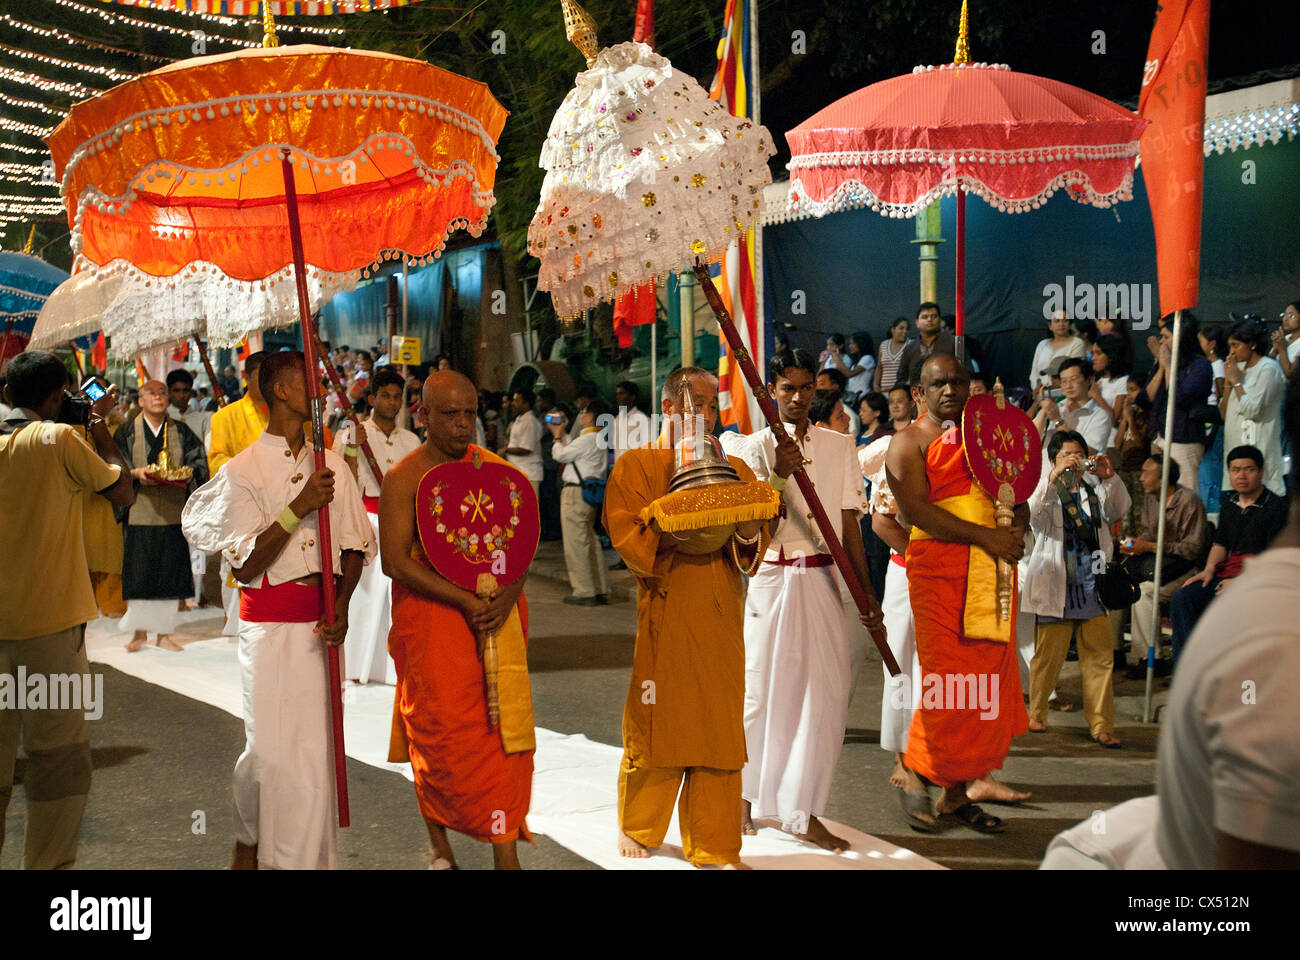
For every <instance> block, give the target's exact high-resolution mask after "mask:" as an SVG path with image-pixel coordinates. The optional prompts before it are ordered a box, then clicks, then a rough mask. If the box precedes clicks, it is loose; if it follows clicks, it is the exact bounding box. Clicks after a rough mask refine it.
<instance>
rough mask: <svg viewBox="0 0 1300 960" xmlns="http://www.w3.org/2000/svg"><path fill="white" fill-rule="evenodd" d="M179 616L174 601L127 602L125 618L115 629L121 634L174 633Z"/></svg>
mask: <svg viewBox="0 0 1300 960" xmlns="http://www.w3.org/2000/svg"><path fill="white" fill-rule="evenodd" d="M180 616H181V615H180V610H179V609H178V608H177V606H176V601H175V600H128V601H127V602H126V616H124V617H123V618H122V619H121V620H120V621H118V624H117V629H118V630H120V631H121V632H122V633H135V631H137V630H144V631H145V632H146V633H175V632H176V624H177V622H178V621H179V620H180Z"/></svg>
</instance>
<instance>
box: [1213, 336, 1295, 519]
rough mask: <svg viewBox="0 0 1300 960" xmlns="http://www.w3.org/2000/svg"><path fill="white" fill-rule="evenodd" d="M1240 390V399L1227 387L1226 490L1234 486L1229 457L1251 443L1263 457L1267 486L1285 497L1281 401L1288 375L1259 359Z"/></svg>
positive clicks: (1245, 375)
mask: <svg viewBox="0 0 1300 960" xmlns="http://www.w3.org/2000/svg"><path fill="white" fill-rule="evenodd" d="M1238 366H1239V367H1240V366H1241V364H1238ZM1241 388H1242V391H1243V394H1244V395H1243V396H1238V395H1237V390H1236V388H1234V387H1229V386H1227V385H1226V384H1225V385H1224V389H1225V390H1227V391H1228V406H1227V407H1226V408H1225V410H1224V417H1223V458H1224V464H1223V465H1224V469H1223V489H1224V490H1228V489H1230V488H1231V486H1232V484H1231V482H1230V481H1229V479H1228V469H1227V466H1228V462H1227V460H1228V454H1229V453H1231V452H1232V449H1233V448H1234V447H1236V446H1238V445H1240V444H1243V443H1249V444H1251V445H1252V446H1255V447H1258V448H1259V452H1260V453H1262V454H1263V455H1264V486H1266V487H1268V488H1269V489H1270V490H1272V491H1273V492H1274V493H1276V494H1277V495H1278V496H1279V497H1285V496H1286V482H1285V479H1284V477H1283V472H1282V402H1283V400H1284V399H1285V398H1286V375H1285V374H1283V373H1282V367H1281V365H1280V364H1279V363H1278V362H1277V361H1276V360H1274V359H1273V358H1272V357H1260V359H1259V361H1258V362H1257V363H1256V364H1255V365H1254V366H1253V367H1249V368H1243V369H1242V371H1241Z"/></svg>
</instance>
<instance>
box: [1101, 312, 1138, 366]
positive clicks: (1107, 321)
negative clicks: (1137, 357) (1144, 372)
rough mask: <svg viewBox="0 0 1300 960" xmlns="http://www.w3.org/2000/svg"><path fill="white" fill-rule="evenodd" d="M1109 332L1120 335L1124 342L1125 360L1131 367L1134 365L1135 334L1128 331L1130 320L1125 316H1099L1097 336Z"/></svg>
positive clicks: (1102, 335)
mask: <svg viewBox="0 0 1300 960" xmlns="http://www.w3.org/2000/svg"><path fill="white" fill-rule="evenodd" d="M1107 334H1114V335H1115V336H1117V337H1119V338H1120V340H1121V341H1122V342H1123V344H1124V362H1125V363H1126V364H1127V365H1128V367H1129V369H1132V367H1133V336H1132V334H1130V333H1129V332H1128V321H1127V320H1125V319H1124V318H1123V317H1098V318H1097V336H1098V337H1099V338H1100V337H1104V336H1106V335H1107Z"/></svg>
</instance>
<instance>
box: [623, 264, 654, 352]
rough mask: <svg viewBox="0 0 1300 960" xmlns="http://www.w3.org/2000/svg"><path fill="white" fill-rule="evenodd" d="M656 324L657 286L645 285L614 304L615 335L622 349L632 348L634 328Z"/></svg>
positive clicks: (652, 283)
mask: <svg viewBox="0 0 1300 960" xmlns="http://www.w3.org/2000/svg"><path fill="white" fill-rule="evenodd" d="M654 322H655V285H654V282H653V281H651V282H649V283H643V284H641V286H639V287H636V288H634V289H633V291H632V292H631V293H625V294H623V296H621V297H619V298H618V300H617V302H615V304H614V333H616V334H617V335H618V345H619V346H620V347H624V348H627V347H630V346H632V328H633V327H639V326H641V325H642V324H646V323H654Z"/></svg>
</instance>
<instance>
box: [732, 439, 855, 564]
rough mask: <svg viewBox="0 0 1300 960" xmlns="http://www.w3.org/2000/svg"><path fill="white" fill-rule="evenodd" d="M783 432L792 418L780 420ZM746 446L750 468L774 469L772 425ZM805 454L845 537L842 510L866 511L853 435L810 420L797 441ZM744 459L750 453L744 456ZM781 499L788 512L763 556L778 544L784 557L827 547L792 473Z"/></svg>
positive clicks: (763, 473)
mask: <svg viewBox="0 0 1300 960" xmlns="http://www.w3.org/2000/svg"><path fill="white" fill-rule="evenodd" d="M782 425H783V426H784V427H785V429H786V432H787V433H789V434H790V435H791V436H794V426H793V425H792V424H788V423H786V424H782ZM750 439H751V444H750V448H751V450H752V451H753V462H752V463H751V464H750V465H751V466H753V467H754V473H755V475H756V476H757V477H758V479H760V480H766V479H768V477H770V476H771V475H772V466H773V465H774V464H775V463H776V436H775V435H774V434H773V433H772V428H771V427H767V428H765V429H763V430H762V431H760V432H759V433H756V434H754V435H753V436H752V437H751V438H750ZM801 449H802V450H803V455H804V459H806V460H811V461H812V462H811V463H808V464H805V465H804V469H805V470H806V471H807V472H808V476H809V478H810V479H811V480H812V482H813V486H814V487H815V488H816V490H817V497H818V499H820V500H821V502H822V506H823V507H825V508H826V513H827V515H828V516H829V517H830V520H831V522H832V523H833V524H835V525H836V526H837V527H838V528H839V529H837V531H836V532H837V533H838V534H839V536H840V538H841V539H843V537H844V531H843V524H842V523H841V514H840V511H841V510H852V511H854V512H855V513H857V514H858V515H859V516H861V515H862V514H864V513H866V512H867V498H866V495H865V494H864V493H863V491H862V472H861V468H860V467H859V466H858V458H857V455H856V450H855V446H854V442H853V438H852V437H850V436H849V435H847V434H844V433H836V432H835V431H834V430H827V429H825V428H824V427H815V426H812V425H809V427H808V433H807V434H806V435H805V437H804V442H803V444H802V445H801ZM745 459H746V460H747V461H748V460H749V458H748V457H746V458H745ZM782 496H783V497H784V499H785V506H786V516H785V519H784V520H782V521H781V522H780V523H779V524H778V525H777V528H776V533H775V534H774V535H773V537H772V542H771V544H770V545H769V547H768V550H767V553H766V555H765V556H764V559H766V560H776V559H778V558H779V557H780V555H781V552H782V550H784V552H785V556H786V557H787V558H792V557H799V556H805V557H806V556H812V555H813V554H818V553H826V552H827V549H826V541H825V540H824V539H822V535H821V532H820V531H819V530H818V528H817V523H816V521H815V520H813V519H812V511H810V510H809V509H808V504H807V501H805V500H804V498H803V493H802V492H800V490H799V484H798V483H797V482H796V481H795V479H794V477H793V476H791V477H790V479H789V481H788V482H787V483H786V486H785V490H784V491H783V492H782Z"/></svg>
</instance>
